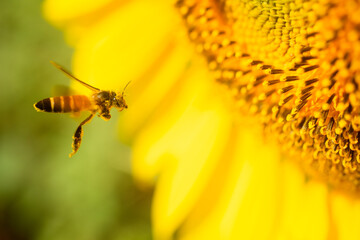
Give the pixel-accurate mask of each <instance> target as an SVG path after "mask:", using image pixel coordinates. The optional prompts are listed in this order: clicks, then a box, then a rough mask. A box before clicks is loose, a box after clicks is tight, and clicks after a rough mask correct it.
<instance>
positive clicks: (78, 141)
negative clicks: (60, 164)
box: [69, 113, 95, 157]
mask: <svg viewBox="0 0 360 240" xmlns="http://www.w3.org/2000/svg"><path fill="white" fill-rule="evenodd" d="M94 116H95V114H94V113H92V114H91V115H90V116H88V117H87V118H86V119H85V120H84V121H82V122H81V123H80V125H79V126H78V128H77V129H76V131H75V134H74V136H73V143H72V149H73V151H72V153H70V154H69V157H72V156H73V155H74V154H75V153H76V152H77V150H79V148H80V144H81V138H82V135H83V133H84V131H83V129H82V126H83V125H85V124H86V123H88V122H90V121H91V119H92V118H93V117H94Z"/></svg>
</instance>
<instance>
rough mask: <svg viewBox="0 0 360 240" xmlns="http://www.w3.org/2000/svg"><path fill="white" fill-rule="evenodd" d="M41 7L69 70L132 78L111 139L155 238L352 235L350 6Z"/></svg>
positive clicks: (354, 46)
mask: <svg viewBox="0 0 360 240" xmlns="http://www.w3.org/2000/svg"><path fill="white" fill-rule="evenodd" d="M44 12H45V15H46V18H47V19H48V20H49V21H51V22H52V23H53V24H54V25H56V26H58V27H60V28H62V29H63V30H64V31H65V34H66V38H67V41H68V42H69V43H70V44H71V45H72V46H74V49H75V53H74V62H73V67H74V74H75V75H76V76H78V77H79V78H80V79H84V80H86V81H87V82H88V83H90V84H94V85H95V86H97V87H99V88H104V89H106V88H108V89H122V87H123V86H125V84H126V83H127V82H128V81H132V82H131V85H130V86H129V88H128V90H127V102H128V105H129V109H128V110H127V111H124V112H122V113H121V116H120V123H119V133H120V136H121V138H122V139H123V140H124V141H126V142H128V143H129V144H131V146H132V149H133V173H134V177H135V179H136V180H137V181H138V182H139V185H140V186H154V187H155V193H154V200H153V209H152V221H153V234H154V238H155V239H172V238H173V237H175V236H176V237H177V238H179V239H317V240H318V239H359V238H360V230H358V229H359V228H358V225H359V223H360V220H358V216H359V214H360V201H359V199H358V196H356V194H357V192H358V190H359V170H358V166H359V163H358V162H359V161H360V160H359V159H360V157H359V156H360V155H359V154H358V152H359V147H358V131H359V107H360V101H359V99H360V95H359V90H358V85H359V81H360V78H359V73H358V70H359V67H360V62H359V53H360V44H359V26H360V25H359V24H360V17H359V16H360V4H359V3H358V2H357V1H355V0H348V1H340V0H338V1H337V0H319V1H301V0H299V1H297V0H293V1H292V0H289V1H285V0H283V1H282V0H274V1H255V0H253V1H251V0H249V1H231V0H227V1H206V0H199V1H195V0H184V1H178V2H177V3H176V5H173V4H172V3H169V2H167V1H160V0H158V1H146V0H133V1H115V0H112V1H111V0H108V1H97V0H91V1H86V2H84V1H80V0H75V1H64V0H63V1H60V0H47V1H45V5H44ZM181 16H182V19H183V20H181ZM188 38H190V39H191V42H192V43H190V42H188ZM194 50H197V51H198V52H200V53H201V55H203V56H205V57H204V58H201V57H200V56H198V55H197V54H195V53H194ZM205 59H206V60H207V63H206V61H205ZM207 64H208V66H207ZM208 69H210V70H212V71H211V72H209V71H208ZM214 79H217V80H218V82H221V83H223V84H222V85H220V84H217V83H215V81H214ZM224 86H228V88H229V89H230V91H226V89H225V88H224ZM230 93H231V94H232V95H234V97H230V96H229V95H230ZM234 99H235V100H234ZM264 129H265V130H264ZM279 142H280V144H278V143H279ZM281 150H282V151H281ZM284 150H285V151H284ZM284 152H285V153H284ZM292 159H294V161H292ZM119 160H120V159H119Z"/></svg>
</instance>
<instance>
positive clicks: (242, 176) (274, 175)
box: [181, 122, 279, 239]
mask: <svg viewBox="0 0 360 240" xmlns="http://www.w3.org/2000/svg"><path fill="white" fill-rule="evenodd" d="M241 125H242V128H241V129H240V130H239V132H238V134H237V135H236V136H235V138H234V140H235V139H237V142H236V144H235V145H234V146H233V147H234V148H235V149H234V154H233V155H232V159H231V160H230V161H226V162H225V163H224V164H229V167H228V169H226V168H225V169H224V170H225V171H224V172H223V174H222V175H220V176H218V175H217V176H215V178H216V179H219V178H220V179H221V180H222V181H223V182H224V184H223V185H221V184H220V185H219V186H218V188H215V189H211V187H214V186H213V185H212V184H209V188H208V189H207V191H208V192H206V193H205V194H204V196H203V197H202V200H200V201H199V203H198V204H197V205H196V209H197V210H198V211H199V212H202V214H200V215H198V216H195V215H193V216H191V217H190V218H189V220H188V222H187V224H186V225H185V227H184V228H183V231H182V232H181V234H182V235H183V236H182V239H271V238H272V236H273V233H274V226H275V225H276V221H275V220H276V215H277V211H278V210H279V205H278V200H279V199H278V194H277V193H278V191H279V186H278V180H279V178H278V176H279V166H278V164H279V163H278V159H279V154H278V153H277V151H276V150H274V149H273V148H271V147H270V146H268V145H265V144H263V143H262V141H263V140H262V139H261V131H260V129H259V128H257V127H256V125H254V124H249V123H246V122H243V123H242V124H241ZM251 129H252V130H251ZM215 186H216V185H215ZM212 191H215V192H217V194H218V196H219V197H218V200H216V198H214V197H209V196H208V195H211V194H212V195H213V194H214V193H213V192H212ZM204 201H208V202H210V203H207V204H203V202H204ZM204 206H205V207H204ZM201 208H202V210H199V209H201ZM195 212H196V210H195ZM259 226H261V231H259Z"/></svg>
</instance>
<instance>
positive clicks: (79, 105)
mask: <svg viewBox="0 0 360 240" xmlns="http://www.w3.org/2000/svg"><path fill="white" fill-rule="evenodd" d="M91 106H92V104H91V102H90V99H89V98H88V97H87V96H84V95H73V96H61V97H51V98H45V99H43V100H41V101H39V102H37V103H35V104H34V107H35V109H36V110H37V111H39V112H56V113H67V112H80V111H84V110H89V109H90V108H91Z"/></svg>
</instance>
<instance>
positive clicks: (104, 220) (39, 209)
mask: <svg viewBox="0 0 360 240" xmlns="http://www.w3.org/2000/svg"><path fill="white" fill-rule="evenodd" d="M71 53H72V50H71V48H69V47H68V46H66V45H65V43H64V40H63V36H62V33H61V32H60V31H57V30H56V29H54V28H53V27H52V26H50V25H49V24H47V23H46V22H45V21H44V20H43V19H42V16H41V1H40V0H35V1H22V0H11V1H9V0H8V1H0V67H1V71H0V88H1V94H0V101H1V103H2V104H1V105H0V113H1V118H0V239H2V240H3V239H4V240H5V239H52V240H56V239H77V240H81V239H86V240H88V239H150V238H151V234H150V214H149V212H150V210H149V209H150V198H151V193H150V192H141V191H139V190H137V189H136V187H135V185H134V183H133V180H132V178H131V176H130V162H129V161H130V150H129V148H128V147H126V146H124V145H121V143H120V142H119V141H118V138H117V136H116V131H115V129H116V118H117V116H118V113H116V112H115V111H114V114H113V119H111V121H109V122H104V121H102V120H101V119H99V118H97V119H94V120H93V121H92V123H91V124H89V125H87V126H85V128H84V131H85V133H84V139H83V143H82V147H81V148H80V150H79V152H78V153H77V154H76V155H75V156H74V157H73V158H71V159H69V158H68V154H69V153H70V152H71V141H72V139H71V137H72V134H73V133H74V131H75V129H76V127H77V125H78V124H79V122H80V121H81V119H75V120H74V119H72V118H70V117H69V116H67V115H65V114H47V113H37V112H36V111H35V110H34V109H33V106H32V105H33V104H34V103H35V102H36V101H38V100H40V99H42V98H45V97H49V96H51V95H52V94H51V92H52V88H53V86H55V85H58V84H65V85H67V84H68V83H69V80H68V79H67V78H66V77H65V76H64V75H63V74H62V73H61V72H60V71H58V70H57V69H55V68H54V67H53V66H52V65H51V64H49V60H55V61H57V62H59V63H61V64H63V65H64V66H65V67H67V68H68V69H70V67H69V66H70V62H71Z"/></svg>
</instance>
